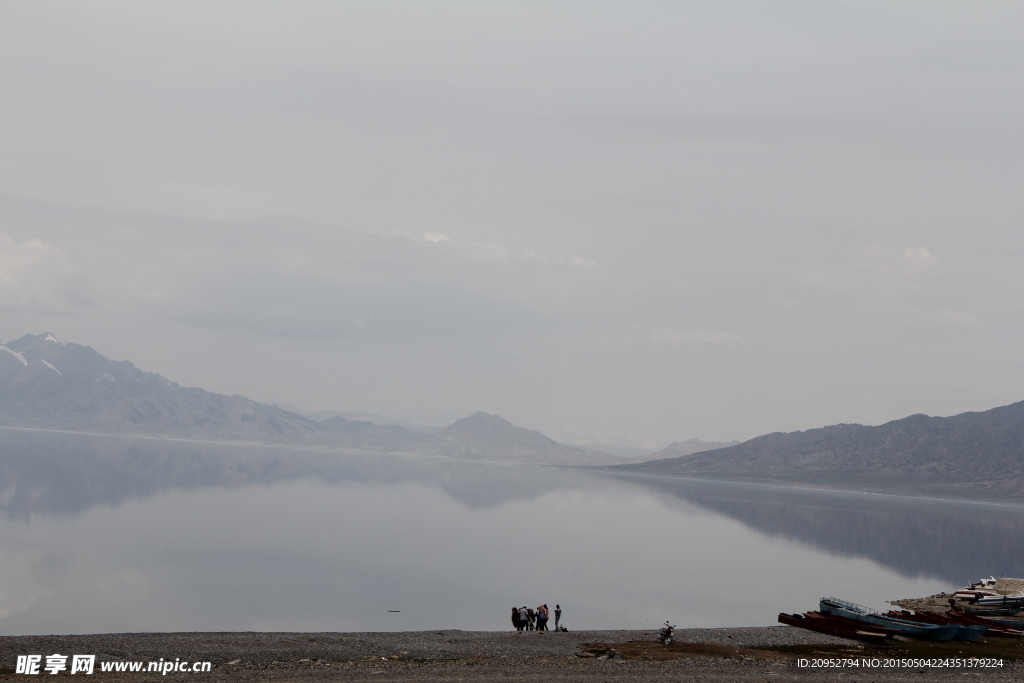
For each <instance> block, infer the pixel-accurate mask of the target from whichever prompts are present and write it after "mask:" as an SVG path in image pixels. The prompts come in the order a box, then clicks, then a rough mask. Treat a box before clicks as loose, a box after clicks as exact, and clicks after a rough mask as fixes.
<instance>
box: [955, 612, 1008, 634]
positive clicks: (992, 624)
mask: <svg viewBox="0 0 1024 683" xmlns="http://www.w3.org/2000/svg"><path fill="white" fill-rule="evenodd" d="M946 616H947V617H949V618H950V619H953V620H955V621H958V622H960V623H962V624H979V625H981V626H988V627H989V628H988V631H987V632H986V633H985V635H987V636H997V637H1001V638H1020V637H1024V631H1022V630H1020V629H1018V628H1013V627H1011V626H1007V625H1006V624H1005V623H1003V622H1001V621H995V620H994V619H985V618H983V617H979V616H976V615H973V614H964V613H963V612H952V611H950V612H946Z"/></svg>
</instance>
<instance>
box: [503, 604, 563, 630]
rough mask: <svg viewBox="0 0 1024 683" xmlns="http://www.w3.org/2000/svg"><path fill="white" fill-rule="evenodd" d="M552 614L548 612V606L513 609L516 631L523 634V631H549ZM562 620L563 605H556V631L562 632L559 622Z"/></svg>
mask: <svg viewBox="0 0 1024 683" xmlns="http://www.w3.org/2000/svg"><path fill="white" fill-rule="evenodd" d="M549 616H550V612H549V611H548V606H547V605H541V606H539V607H538V608H537V609H533V608H532V607H526V606H523V607H513V608H512V625H513V626H514V627H515V629H516V631H519V632H520V633H522V632H523V631H547V630H548V617H549ZM561 618H562V607H561V605H555V630H556V631H560V630H562V628H561V626H559V624H558V622H559V620H560V619H561Z"/></svg>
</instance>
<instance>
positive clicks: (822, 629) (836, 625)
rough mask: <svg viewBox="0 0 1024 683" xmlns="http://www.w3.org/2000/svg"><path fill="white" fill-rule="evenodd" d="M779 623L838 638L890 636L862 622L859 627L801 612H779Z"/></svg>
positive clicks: (868, 639) (877, 639) (872, 640)
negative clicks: (808, 615)
mask: <svg viewBox="0 0 1024 683" xmlns="http://www.w3.org/2000/svg"><path fill="white" fill-rule="evenodd" d="M779 623H780V624H786V625H787V626H796V627H797V628H805V629H807V630H809V631H817V632H818V633H826V634H828V635H830V636H837V637H839V638H849V639H850V640H859V641H862V642H865V643H880V642H882V641H883V640H885V639H886V638H892V635H891V634H888V633H882V632H881V631H872V630H870V627H868V626H866V625H863V624H862V625H861V627H853V626H848V625H846V624H842V623H840V622H838V621H834V620H832V619H814V618H808V617H806V616H805V615H803V614H786V613H785V612H780V613H779Z"/></svg>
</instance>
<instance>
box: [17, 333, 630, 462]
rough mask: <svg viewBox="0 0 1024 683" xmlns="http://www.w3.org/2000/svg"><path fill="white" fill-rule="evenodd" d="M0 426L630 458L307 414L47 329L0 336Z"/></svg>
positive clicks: (484, 454)
mask: <svg viewBox="0 0 1024 683" xmlns="http://www.w3.org/2000/svg"><path fill="white" fill-rule="evenodd" d="M0 426H8V427H30V428H39V429H59V430H71V431H85V432H100V433H107V434H134V435H146V436H162V437H176V438H187V439H208V440H217V441H256V442H260V443H274V444H303V445H316V446H328V447H340V448H353V449H359V450H364V451H375V452H401V453H419V454H429V455H439V454H443V455H454V456H460V457H468V458H476V459H486V460H504V461H513V462H527V463H534V464H551V465H583V464H586V465H601V464H613V463H621V462H635V461H636V460H637V458H621V457H615V456H609V455H607V454H604V453H596V452H589V451H584V450H582V449H579V448H574V447H572V446H565V445H563V444H560V443H557V442H555V441H552V440H551V439H549V438H547V437H546V436H544V435H542V434H540V433H538V432H533V431H530V430H527V429H523V428H521V427H516V426H515V425H513V424H511V423H509V422H507V421H505V420H503V419H502V418H500V417H498V416H496V415H486V414H484V413H477V414H476V415H472V416H470V417H468V418H463V419H462V420H459V421H458V422H455V423H454V424H452V425H449V426H448V427H446V428H445V429H444V430H442V431H441V432H440V433H429V432H423V431H418V430H412V429H408V428H406V427H402V426H398V425H393V424H387V425H381V424H375V423H373V422H369V421H362V420H348V419H345V418H344V417H341V416H338V415H335V416H334V417H331V418H330V419H327V420H323V421H321V422H315V421H313V420H311V419H309V418H307V417H304V416H302V415H299V414H297V413H293V412H289V411H287V410H283V409H282V408H279V407H277V406H273V405H265V404H262V403H257V402H256V401H252V400H250V399H247V398H245V397H244V396H238V395H234V396H225V395H223V394H215V393H213V392H210V391H206V390H204V389H198V388H195V387H183V386H180V385H178V384H176V383H175V382H172V381H170V380H168V379H167V378H166V377H162V376H161V375H158V374H155V373H152V372H143V371H142V370H139V369H138V368H137V367H135V366H134V365H132V364H131V363H130V362H128V361H113V360H110V359H109V358H106V357H105V356H103V355H102V354H100V353H98V352H97V351H94V350H93V349H91V348H90V347H88V346H81V345H79V344H71V343H67V342H64V341H62V340H61V339H59V338H57V337H56V336H55V335H53V334H51V333H49V332H45V333H43V334H36V335H33V334H28V335H25V336H24V337H21V338H20V339H16V340H15V341H11V342H7V343H6V344H0Z"/></svg>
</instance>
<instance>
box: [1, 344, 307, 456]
mask: <svg viewBox="0 0 1024 683" xmlns="http://www.w3.org/2000/svg"><path fill="white" fill-rule="evenodd" d="M0 424H5V425H15V426H22V427H41V428H50V429H67V430H81V431H91V432H103V433H125V434H146V435H160V436H173V437H180V438H192V439H225V440H253V441H264V442H284V443H320V442H321V441H322V439H321V438H320V436H321V432H322V430H321V429H320V428H319V427H317V425H316V423H315V422H313V421H312V420H308V419H306V418H304V417H302V416H300V415H296V414H294V413H289V412H288V411H285V410H281V409H280V408H277V407H276V406H268V405H264V404H261V403H257V402H255V401H251V400H249V399H247V398H245V397H243V396H237V395H235V396H225V395H223V394H215V393H212V392H209V391H205V390H203V389H197V388H192V387H182V386H179V385H178V384H176V383H174V382H171V381H170V380H168V379H166V378H165V377H162V376H160V375H157V374H154V373H151V372H143V371H141V370H139V369H138V368H136V367H135V366H134V365H132V364H131V363H129V362H128V361H112V360H110V359H108V358H106V357H104V356H103V355H102V354H100V353H98V352H96V351H94V350H93V349H91V348H89V347H88V346H80V345H78V344H69V343H66V342H64V341H62V340H60V339H58V338H57V337H55V336H54V335H52V334H50V333H45V334H39V335H31V334H29V335H25V336H24V337H22V338H20V339H17V340H15V341H12V342H8V343H6V344H3V345H0Z"/></svg>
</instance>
